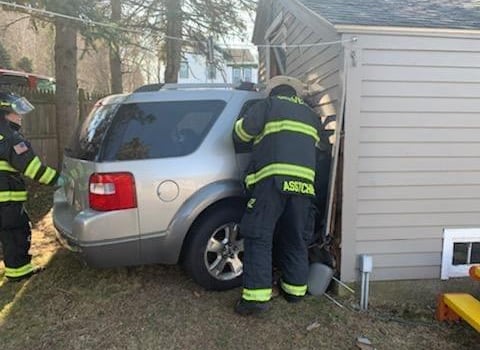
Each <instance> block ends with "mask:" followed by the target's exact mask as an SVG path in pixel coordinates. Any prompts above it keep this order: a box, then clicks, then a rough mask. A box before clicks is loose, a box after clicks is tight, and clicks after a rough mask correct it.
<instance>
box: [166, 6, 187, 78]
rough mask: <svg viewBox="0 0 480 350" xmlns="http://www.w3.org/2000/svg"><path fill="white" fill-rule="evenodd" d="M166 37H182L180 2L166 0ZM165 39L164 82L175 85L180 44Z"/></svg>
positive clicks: (173, 40)
mask: <svg viewBox="0 0 480 350" xmlns="http://www.w3.org/2000/svg"><path fill="white" fill-rule="evenodd" d="M166 14H167V36H168V37H174V38H181V37H182V25H183V18H182V1H178V0H167V1H166ZM168 37H167V38H166V39H165V40H166V45H165V47H166V57H167V59H166V67H165V82H166V83H176V82H177V81H178V71H179V70H180V56H181V53H182V52H181V50H182V42H181V41H180V40H175V39H169V38H168Z"/></svg>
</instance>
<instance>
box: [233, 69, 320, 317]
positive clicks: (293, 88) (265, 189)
mask: <svg viewBox="0 0 480 350" xmlns="http://www.w3.org/2000/svg"><path fill="white" fill-rule="evenodd" d="M267 92H269V97H268V98H266V99H265V100H262V101H260V102H257V103H256V104H254V105H253V106H252V107H251V108H249V109H248V110H247V112H246V113H245V115H244V116H243V117H241V118H240V119H239V120H238V121H237V122H236V124H235V128H234V132H233V135H234V141H235V142H236V143H249V142H251V143H253V149H252V159H251V163H250V166H249V168H248V169H247V176H246V178H245V184H246V187H247V190H248V191H249V192H250V194H251V196H250V199H249V200H248V203H247V208H246V211H245V214H244V216H243V218H242V220H241V221H240V233H241V235H242V237H243V238H244V257H243V274H244V277H243V278H244V280H243V291H242V297H241V299H240V300H239V301H238V302H237V304H236V305H235V311H236V312H237V313H239V314H241V315H250V314H256V313H260V312H263V311H266V310H267V309H268V307H269V303H268V302H269V300H270V298H271V295H272V246H273V240H274V237H273V236H274V232H275V227H276V225H277V223H278V222H281V226H282V229H281V230H280V231H279V232H278V234H277V235H276V236H275V246H276V249H275V251H276V253H278V261H276V263H277V264H278V267H279V268H280V270H281V272H282V278H281V281H280V287H281V292H282V294H283V296H284V297H285V299H286V300H287V301H289V302H296V301H299V300H301V299H302V297H303V296H305V294H306V292H307V278H308V268H309V264H308V249H307V242H308V241H309V240H310V237H306V236H309V235H310V234H311V232H309V230H308V229H307V226H308V227H312V223H309V222H308V220H309V219H311V215H309V213H311V205H312V200H313V198H314V196H315V189H314V181H315V161H316V145H317V143H318V141H319V129H320V121H319V118H318V116H317V115H316V114H315V112H314V111H313V110H312V109H311V108H310V107H308V106H307V105H306V104H305V103H304V101H303V100H302V98H301V97H300V96H301V95H302V92H303V85H302V83H301V82H300V81H298V80H297V79H294V78H290V77H283V76H278V77H274V78H273V79H272V80H271V81H270V84H269V86H268V87H267ZM279 226H280V225H279ZM277 248H278V249H277Z"/></svg>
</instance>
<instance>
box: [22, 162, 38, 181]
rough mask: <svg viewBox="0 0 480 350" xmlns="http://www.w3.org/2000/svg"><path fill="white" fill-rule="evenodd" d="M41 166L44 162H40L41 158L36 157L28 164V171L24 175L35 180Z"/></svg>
mask: <svg viewBox="0 0 480 350" xmlns="http://www.w3.org/2000/svg"><path fill="white" fill-rule="evenodd" d="M41 166H42V162H40V158H38V157H35V158H33V159H32V160H31V161H30V163H28V166H27V169H26V170H25V173H24V174H25V175H26V176H28V177H29V178H31V179H34V178H35V175H37V172H38V170H39V169H40V167H41Z"/></svg>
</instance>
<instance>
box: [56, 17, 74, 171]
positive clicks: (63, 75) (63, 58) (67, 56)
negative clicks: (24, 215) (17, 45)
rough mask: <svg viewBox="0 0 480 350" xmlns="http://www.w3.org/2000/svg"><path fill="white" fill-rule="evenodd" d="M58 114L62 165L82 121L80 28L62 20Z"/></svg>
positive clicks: (58, 31)
mask: <svg viewBox="0 0 480 350" xmlns="http://www.w3.org/2000/svg"><path fill="white" fill-rule="evenodd" d="M55 78H56V81H57V84H56V85H57V88H56V94H55V111H56V116H57V123H56V127H57V151H58V160H59V162H58V163H59V166H60V165H61V160H62V158H63V151H64V149H65V147H66V145H67V143H68V142H69V140H70V137H71V135H72V131H73V130H74V128H75V124H76V123H77V120H78V97H77V28H76V27H75V26H73V25H72V23H71V22H67V21H65V20H63V19H61V18H57V19H56V21H55Z"/></svg>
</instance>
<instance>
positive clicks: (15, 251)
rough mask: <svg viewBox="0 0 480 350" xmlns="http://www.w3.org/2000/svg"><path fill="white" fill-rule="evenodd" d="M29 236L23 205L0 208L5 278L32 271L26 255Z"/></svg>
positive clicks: (0, 236)
mask: <svg viewBox="0 0 480 350" xmlns="http://www.w3.org/2000/svg"><path fill="white" fill-rule="evenodd" d="M31 235H32V234H31V230H30V220H29V218H28V215H27V213H26V211H25V209H24V207H23V203H14V204H5V205H2V206H0V242H1V243H2V247H3V256H4V259H3V260H4V263H5V276H6V277H9V278H15V277H21V276H24V275H27V274H29V273H31V272H32V271H33V267H32V265H31V263H30V261H31V258H32V256H31V255H29V254H28V251H29V250H30V240H31Z"/></svg>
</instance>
